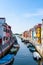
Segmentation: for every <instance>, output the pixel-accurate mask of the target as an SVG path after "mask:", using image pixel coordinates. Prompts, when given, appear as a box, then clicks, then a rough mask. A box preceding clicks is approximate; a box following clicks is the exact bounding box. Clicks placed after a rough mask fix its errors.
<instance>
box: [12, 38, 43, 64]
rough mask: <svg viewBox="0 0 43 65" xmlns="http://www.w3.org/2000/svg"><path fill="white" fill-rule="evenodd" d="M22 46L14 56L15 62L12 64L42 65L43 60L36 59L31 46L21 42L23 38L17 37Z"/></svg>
mask: <svg viewBox="0 0 43 65" xmlns="http://www.w3.org/2000/svg"><path fill="white" fill-rule="evenodd" d="M17 40H18V44H20V48H19V50H18V52H17V54H16V55H15V56H14V62H13V64H12V65H42V62H41V61H35V60H34V59H33V56H32V53H31V52H30V51H29V48H27V46H26V45H25V44H24V43H23V42H21V39H20V38H18V37H17Z"/></svg>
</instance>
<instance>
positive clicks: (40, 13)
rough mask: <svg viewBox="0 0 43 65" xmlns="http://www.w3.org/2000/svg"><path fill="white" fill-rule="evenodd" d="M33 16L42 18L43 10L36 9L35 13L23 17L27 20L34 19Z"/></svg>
mask: <svg viewBox="0 0 43 65" xmlns="http://www.w3.org/2000/svg"><path fill="white" fill-rule="evenodd" d="M34 16H43V9H38V10H36V11H35V13H25V14H24V17H26V18H29V17H34Z"/></svg>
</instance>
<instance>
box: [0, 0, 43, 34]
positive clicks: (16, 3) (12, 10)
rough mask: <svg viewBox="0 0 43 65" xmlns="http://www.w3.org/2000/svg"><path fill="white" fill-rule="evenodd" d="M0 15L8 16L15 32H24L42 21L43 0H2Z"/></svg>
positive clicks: (0, 0)
mask: <svg viewBox="0 0 43 65" xmlns="http://www.w3.org/2000/svg"><path fill="white" fill-rule="evenodd" d="M0 17H5V18H6V22H7V23H8V24H9V25H10V26H11V27H12V31H13V33H22V32H24V31H26V30H29V29H30V28H32V27H34V25H37V24H38V23H42V18H43V0H0Z"/></svg>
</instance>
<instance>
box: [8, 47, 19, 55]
mask: <svg viewBox="0 0 43 65" xmlns="http://www.w3.org/2000/svg"><path fill="white" fill-rule="evenodd" d="M18 50H19V48H14V47H12V48H11V49H10V52H9V53H10V54H14V56H15V55H16V54H17V52H18Z"/></svg>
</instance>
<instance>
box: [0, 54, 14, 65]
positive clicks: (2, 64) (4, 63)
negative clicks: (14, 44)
mask: <svg viewBox="0 0 43 65" xmlns="http://www.w3.org/2000/svg"><path fill="white" fill-rule="evenodd" d="M13 60H14V55H13V54H7V55H6V56H4V57H2V58H0V65H9V64H10V63H11V62H12V61H13Z"/></svg>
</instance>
